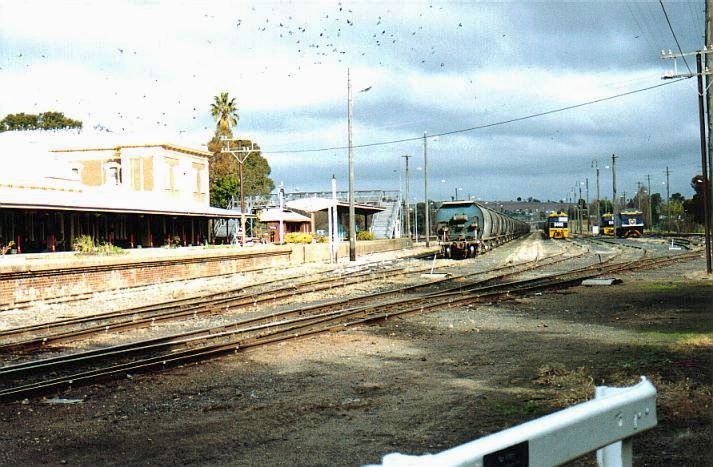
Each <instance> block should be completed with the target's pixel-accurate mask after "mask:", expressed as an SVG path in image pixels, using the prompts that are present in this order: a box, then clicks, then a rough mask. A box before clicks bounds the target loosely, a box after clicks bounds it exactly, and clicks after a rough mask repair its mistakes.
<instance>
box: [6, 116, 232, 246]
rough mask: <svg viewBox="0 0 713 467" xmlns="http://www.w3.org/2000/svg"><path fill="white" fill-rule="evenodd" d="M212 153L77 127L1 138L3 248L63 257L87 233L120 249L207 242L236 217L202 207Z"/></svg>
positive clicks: (206, 203)
mask: <svg viewBox="0 0 713 467" xmlns="http://www.w3.org/2000/svg"><path fill="white" fill-rule="evenodd" d="M211 155H212V154H211V153H210V152H207V151H204V150H201V149H194V148H191V147H187V146H182V145H176V144H170V143H163V142H162V143H151V142H147V141H146V140H140V139H139V140H130V139H129V138H127V137H126V136H119V135H117V136H114V135H106V134H92V133H86V132H82V131H77V130H63V131H19V132H15V131H12V132H11V131H8V132H3V133H0V164H2V167H1V170H0V245H7V244H8V242H10V241H12V242H14V247H13V250H14V251H13V252H16V253H30V252H43V251H51V252H54V251H69V250H71V249H72V243H73V241H74V239H76V238H77V237H79V236H81V235H89V236H91V237H92V238H94V239H95V240H96V241H98V242H108V243H112V244H114V245H117V246H120V247H122V248H140V247H159V246H165V245H169V244H173V245H182V246H188V245H198V244H204V243H212V242H213V241H214V237H213V234H212V232H213V229H212V224H213V222H215V221H216V220H219V219H229V218H235V217H237V216H239V214H238V215H236V213H235V212H234V211H229V210H225V209H218V208H213V207H211V206H210V205H209V199H210V196H209V189H208V186H209V184H208V165H209V158H210V157H211Z"/></svg>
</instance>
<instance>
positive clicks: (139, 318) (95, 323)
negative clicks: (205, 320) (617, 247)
mask: <svg viewBox="0 0 713 467" xmlns="http://www.w3.org/2000/svg"><path fill="white" fill-rule="evenodd" d="M579 254H580V255H581V254H583V253H579ZM425 256H430V255H420V256H418V257H425ZM557 257H559V255H556V256H555V257H553V258H551V259H556V258H557ZM549 260H550V259H548V258H543V259H542V260H540V261H539V265H540V266H542V265H545V264H547V262H548V261H549ZM532 264H535V263H532ZM369 266H370V267H371V268H373V267H374V266H382V267H383V266H384V265H383V264H377V265H374V264H372V265H369ZM370 267H359V268H356V269H355V268H349V269H348V270H346V271H344V270H342V271H338V272H337V275H336V276H333V277H330V276H327V277H319V278H316V279H312V280H307V281H303V282H301V283H298V284H290V282H291V281H292V280H296V279H298V277H290V278H287V279H280V280H277V281H271V282H269V283H261V284H256V285H254V286H246V287H241V288H237V289H233V290H229V291H222V292H218V293H212V294H206V295H201V296H197V297H190V298H185V299H180V300H174V301H171V302H163V303H159V304H153V305H148V306H140V307H135V308H131V309H128V310H118V311H113V312H108V313H99V314H93V315H89V316H83V317H77V318H68V319H64V320H57V321H52V322H48V323H40V324H35V325H31V326H24V327H19V328H14V329H9V330H6V331H2V332H0V339H2V340H3V341H4V343H2V344H0V352H10V351H14V352H16V351H29V350H35V349H39V348H42V347H46V346H50V345H52V344H57V343H61V342H70V341H75V340H77V339H81V338H86V337H89V336H92V335H96V334H99V333H107V332H110V331H111V332H116V331H125V330H128V329H137V328H144V327H149V326H153V325H155V324H157V323H158V322H161V321H168V320H177V319H182V318H185V319H189V318H195V317H197V316H200V315H215V314H225V313H228V312H230V313H234V312H237V311H239V310H240V309H249V308H253V307H256V306H258V305H265V304H268V303H272V304H275V303H278V302H284V301H286V300H290V299H294V298H295V297H297V296H298V295H304V294H309V293H314V292H319V291H325V290H333V289H334V288H337V287H347V286H349V285H354V284H363V283H366V282H370V281H375V280H379V279H385V278H387V277H389V278H393V277H397V276H403V275H409V274H412V275H415V274H421V273H423V272H425V271H427V270H430V269H431V268H430V267H422V268H413V269H407V267H406V266H402V267H398V268H379V267H377V268H376V270H372V269H371V268H370ZM524 267H529V266H524ZM439 270H440V269H439ZM482 274H483V273H480V272H477V273H473V274H467V275H451V276H450V277H448V278H446V279H443V280H439V281H432V282H430V283H428V284H422V285H417V286H411V287H404V288H400V289H396V290H394V291H389V292H388V293H392V294H393V293H399V292H404V291H406V290H409V289H412V288H413V289H415V288H420V287H425V286H431V285H433V284H437V283H440V282H452V281H456V280H465V279H467V278H470V277H477V276H480V275H482ZM285 283H286V284H287V285H285ZM275 284H282V285H279V286H278V287H277V288H273V289H271V290H268V291H265V290H261V288H264V286H265V285H275ZM251 289H256V290H254V291H249V290H251Z"/></svg>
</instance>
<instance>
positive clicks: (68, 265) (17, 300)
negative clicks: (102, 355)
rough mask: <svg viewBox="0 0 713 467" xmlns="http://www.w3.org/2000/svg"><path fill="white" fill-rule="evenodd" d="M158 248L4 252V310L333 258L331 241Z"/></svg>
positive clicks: (378, 243) (391, 244)
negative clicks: (95, 253)
mask: <svg viewBox="0 0 713 467" xmlns="http://www.w3.org/2000/svg"><path fill="white" fill-rule="evenodd" d="M410 244H411V242H410V241H409V240H407V239H397V240H374V241H369V242H357V255H359V256H361V255H365V254H369V253H375V252H380V251H390V250H398V249H403V248H408V247H409V246H410ZM157 250H159V251H158V252H150V251H144V252H142V251H140V250H131V252H129V253H127V256H118V257H85V258H81V257H76V256H74V255H70V256H65V257H64V258H63V259H62V257H61V255H44V258H43V259H40V257H39V255H38V256H37V257H33V255H19V256H20V257H21V258H18V259H25V258H29V259H28V261H26V262H25V263H23V262H19V263H17V262H16V263H10V262H9V261H7V262H5V263H4V264H3V259H2V258H3V257H0V310H2V309H8V308H12V307H13V306H16V305H21V304H23V303H27V302H31V301H34V300H61V299H62V298H70V297H77V296H82V295H87V294H92V293H94V292H105V291H108V290H118V289H129V288H132V287H141V286H147V285H151V284H161V283H165V282H172V281H180V280H187V279H197V278H200V277H212V276H220V275H227V274H235V273H239V272H245V271H250V270H256V269H262V268H270V267H280V266H286V265H290V264H293V265H296V264H302V263H311V262H328V261H329V244H327V243H320V244H310V245H284V246H268V247H263V248H258V247H255V248H254V249H253V248H251V249H245V250H243V249H239V250H224V251H220V250H191V249H179V250H172V251H171V250H168V251H166V250H162V249H157ZM130 253H133V255H132V254H130ZM147 254H151V255H154V256H147ZM162 255H163V256H162ZM348 256H349V243H348V242H342V243H341V245H340V249H339V257H340V258H345V257H348ZM10 259H15V258H12V257H10ZM27 263H31V265H30V264H27Z"/></svg>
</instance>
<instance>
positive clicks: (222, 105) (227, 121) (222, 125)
mask: <svg viewBox="0 0 713 467" xmlns="http://www.w3.org/2000/svg"><path fill="white" fill-rule="evenodd" d="M210 114H211V115H212V116H213V118H214V119H215V121H216V127H217V128H216V129H217V130H223V131H225V130H228V131H230V130H231V129H232V128H233V127H234V126H235V125H237V124H238V120H239V119H240V118H239V117H238V106H237V104H236V103H235V98H231V97H230V96H228V93H227V92H221V93H220V95H218V96H215V97H213V103H212V104H211V105H210Z"/></svg>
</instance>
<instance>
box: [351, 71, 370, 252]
mask: <svg viewBox="0 0 713 467" xmlns="http://www.w3.org/2000/svg"><path fill="white" fill-rule="evenodd" d="M369 89H371V86H369V87H368V88H364V89H362V90H361V91H359V92H366V91H368V90H369ZM347 139H348V143H349V261H356V222H355V217H356V214H355V213H354V157H353V152H354V151H353V147H352V81H351V76H350V70H349V68H347Z"/></svg>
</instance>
